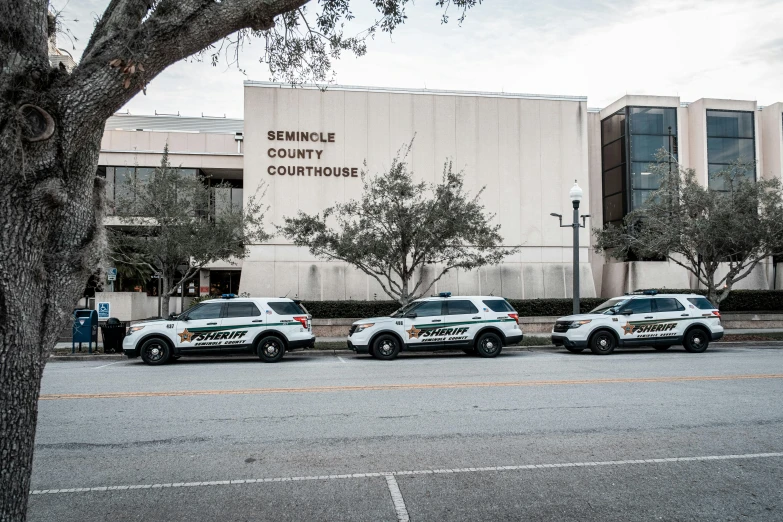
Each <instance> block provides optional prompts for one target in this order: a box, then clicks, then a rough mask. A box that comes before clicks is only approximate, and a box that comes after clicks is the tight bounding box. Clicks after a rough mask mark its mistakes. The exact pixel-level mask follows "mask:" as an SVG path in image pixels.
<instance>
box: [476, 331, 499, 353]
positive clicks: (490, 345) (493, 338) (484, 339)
mask: <svg viewBox="0 0 783 522" xmlns="http://www.w3.org/2000/svg"><path fill="white" fill-rule="evenodd" d="M502 349H503V341H501V340H500V337H498V335H497V334H494V333H492V332H487V333H485V334H483V335H482V336H481V337H479V338H478V341H476V353H477V354H478V356H479V357H497V356H498V355H500V351H501V350H502Z"/></svg>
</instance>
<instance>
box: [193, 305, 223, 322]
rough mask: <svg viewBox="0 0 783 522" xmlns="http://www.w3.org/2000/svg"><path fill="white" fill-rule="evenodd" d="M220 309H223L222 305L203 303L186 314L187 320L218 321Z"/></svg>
mask: <svg viewBox="0 0 783 522" xmlns="http://www.w3.org/2000/svg"><path fill="white" fill-rule="evenodd" d="M221 308H223V303H204V304H202V305H198V306H197V307H196V308H194V309H192V310H191V311H189V312H188V320H190V321H195V320H198V319H218V318H219V317H220V309H221Z"/></svg>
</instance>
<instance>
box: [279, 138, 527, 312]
mask: <svg viewBox="0 0 783 522" xmlns="http://www.w3.org/2000/svg"><path fill="white" fill-rule="evenodd" d="M409 151H410V145H409V146H406V147H403V149H402V150H401V152H399V153H398V155H397V157H396V158H394V160H392V163H391V166H390V167H389V170H388V171H387V172H384V173H382V174H379V175H377V176H372V177H370V176H367V175H366V173H364V172H363V173H362V182H363V184H364V192H363V193H362V196H361V198H360V199H359V200H353V201H349V202H347V203H344V204H338V205H335V206H334V207H331V208H328V209H326V210H325V211H324V212H323V214H322V215H321V214H315V215H308V214H306V213H304V212H301V211H300V212H299V214H298V215H297V216H296V217H286V218H285V224H284V225H283V227H281V231H282V233H283V234H284V235H285V236H286V237H287V238H289V239H291V240H293V241H294V244H295V245H297V246H306V247H308V248H309V249H310V252H311V253H312V254H313V255H316V256H319V257H321V258H325V259H334V260H339V261H345V262H346V263H348V264H350V265H353V266H354V267H356V268H358V269H359V270H361V271H362V272H364V273H365V274H367V275H369V276H370V277H372V278H373V279H375V280H376V281H377V282H378V284H380V285H381V288H383V291H384V292H386V294H388V295H389V296H392V297H394V298H395V299H396V300H397V301H399V303H400V304H402V305H406V304H407V303H409V302H410V301H411V300H413V299H416V298H418V297H421V296H422V295H424V294H426V293H427V292H429V291H430V289H431V288H432V287H433V286H434V285H435V283H437V282H438V281H439V280H440V279H441V278H442V277H443V276H444V275H445V274H447V273H448V272H449V271H451V270H455V269H458V268H462V269H465V270H470V269H474V268H478V267H481V266H486V265H493V264H497V263H499V262H500V261H501V260H502V259H503V258H504V257H506V256H508V255H511V254H513V253H514V252H516V251H517V249H515V248H504V247H502V246H501V244H502V242H503V238H502V237H500V233H499V231H500V225H492V224H490V223H491V221H492V219H493V217H494V216H493V215H492V214H488V213H486V212H485V210H484V206H483V205H482V204H481V203H480V202H479V198H480V197H481V193H482V192H483V191H484V189H483V188H482V189H481V190H480V191H479V192H478V194H476V195H475V196H472V197H471V196H469V195H468V194H466V193H465V191H464V190H463V174H462V173H461V172H453V170H452V165H451V162H446V164H445V165H444V168H443V178H442V180H441V182H440V183H438V184H436V185H430V184H428V183H424V182H419V183H417V182H415V181H414V179H413V175H412V173H411V172H409V171H408V165H407V163H406V157H407V154H408V152H409ZM332 219H334V220H335V222H336V223H335V226H333V227H331V226H329V224H328V223H329V221H331V220H332ZM427 266H432V267H435V266H437V267H438V271H436V272H435V273H434V277H433V278H432V279H431V280H429V281H427V279H426V273H425V271H424V268H425V267H427Z"/></svg>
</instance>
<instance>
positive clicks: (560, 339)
mask: <svg viewBox="0 0 783 522" xmlns="http://www.w3.org/2000/svg"><path fill="white" fill-rule="evenodd" d="M552 344H554V345H555V346H566V347H568V348H587V341H572V340H571V339H569V338H568V337H566V336H565V335H553V336H552Z"/></svg>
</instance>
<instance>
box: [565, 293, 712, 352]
mask: <svg viewBox="0 0 783 522" xmlns="http://www.w3.org/2000/svg"><path fill="white" fill-rule="evenodd" d="M721 337H723V326H721V324H720V312H719V311H718V309H717V308H716V307H715V306H714V305H713V304H712V303H710V302H709V301H708V300H707V299H705V298H704V296H701V295H698V294H658V293H657V292H656V291H655V290H640V291H638V292H634V293H632V294H626V295H625V296H623V297H615V298H613V299H609V300H608V301H606V302H605V303H603V304H602V305H601V306H599V307H597V308H595V309H594V310H592V311H591V312H589V313H587V314H582V315H570V316H568V317H561V318H560V319H558V320H557V322H556V323H555V327H554V329H553V330H552V344H554V345H556V346H565V348H566V350H568V351H569V352H573V353H579V352H581V351H583V350H584V349H585V348H590V350H591V351H592V352H593V353H594V354H596V355H608V354H610V353H612V352H613V351H614V349H615V348H617V347H631V346H635V347H638V346H652V347H653V348H655V349H656V350H660V351H663V350H668V349H669V348H670V347H671V346H673V345H676V344H681V345H683V347H684V348H685V350H687V351H689V352H692V353H701V352H703V351H705V350H706V349H707V347H708V346H709V344H710V341H717V340H718V339H720V338H721Z"/></svg>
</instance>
